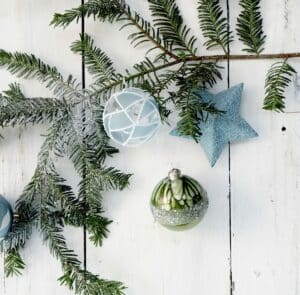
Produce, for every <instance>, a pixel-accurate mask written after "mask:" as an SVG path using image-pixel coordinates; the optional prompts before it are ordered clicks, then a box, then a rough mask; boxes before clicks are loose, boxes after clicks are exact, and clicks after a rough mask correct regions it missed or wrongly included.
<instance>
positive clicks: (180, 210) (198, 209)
mask: <svg viewBox="0 0 300 295" xmlns="http://www.w3.org/2000/svg"><path fill="white" fill-rule="evenodd" d="M207 208H208V198H207V193H206V191H205V190H204V188H203V187H202V186H201V185H200V184H199V182H197V181H196V180H195V179H193V178H191V177H189V176H187V175H181V172H180V170H179V169H172V170H171V171H170V172H169V175H168V177H166V178H164V179H163V180H161V181H160V182H159V183H158V184H157V186H156V187H155V189H154V191H153V193H152V197H151V211H152V214H153V216H154V218H155V220H156V221H157V222H159V223H160V224H161V225H163V226H165V227H167V228H170V229H175V230H181V229H187V228H191V227H193V226H194V225H196V224H198V222H199V221H200V220H201V219H202V217H203V216H204V215H205V213H206V211H207Z"/></svg>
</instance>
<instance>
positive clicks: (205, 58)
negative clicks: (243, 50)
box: [94, 52, 300, 96]
mask: <svg viewBox="0 0 300 295" xmlns="http://www.w3.org/2000/svg"><path fill="white" fill-rule="evenodd" d="M288 58H300V52H291V53H269V54H260V55H257V54H230V55H228V54H223V55H203V56H189V57H187V58H185V59H180V60H177V59H176V60H173V61H169V62H166V63H164V64H161V65H159V66H157V67H153V68H151V69H149V70H148V71H145V72H142V73H141V72H138V73H136V74H133V75H131V76H128V77H125V82H129V81H131V80H133V79H135V78H138V77H141V76H145V75H147V74H151V73H156V72H158V71H160V70H163V69H166V68H169V67H172V66H176V65H178V64H183V63H187V62H193V61H195V62H196V61H215V62H218V61H222V60H226V61H227V60H228V59H229V60H262V59H285V60H286V59H288ZM123 82H124V81H123V79H120V80H118V81H115V82H113V83H110V84H108V85H107V86H105V87H103V88H101V89H99V90H98V91H96V92H95V93H94V95H96V96H97V95H98V94H99V93H101V92H103V91H106V90H108V89H111V88H113V87H115V86H118V85H121V84H122V83H123Z"/></svg>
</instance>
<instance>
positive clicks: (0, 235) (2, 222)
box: [0, 195, 13, 241]
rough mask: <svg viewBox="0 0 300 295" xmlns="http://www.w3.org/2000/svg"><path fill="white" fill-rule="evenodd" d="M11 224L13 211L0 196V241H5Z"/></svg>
mask: <svg viewBox="0 0 300 295" xmlns="http://www.w3.org/2000/svg"><path fill="white" fill-rule="evenodd" d="M12 223H13V210H12V208H11V205H10V204H9V202H8V201H7V200H6V199H5V198H4V197H3V196H2V195H0V241H1V240H3V239H5V237H6V236H7V234H8V233H9V232H10V230H11V226H12Z"/></svg>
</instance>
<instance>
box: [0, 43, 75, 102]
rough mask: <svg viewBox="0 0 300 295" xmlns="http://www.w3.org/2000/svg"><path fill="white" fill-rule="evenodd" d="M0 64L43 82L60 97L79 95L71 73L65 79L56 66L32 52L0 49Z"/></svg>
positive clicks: (9, 69) (23, 75)
mask: <svg viewBox="0 0 300 295" xmlns="http://www.w3.org/2000/svg"><path fill="white" fill-rule="evenodd" d="M0 66H3V67H6V68H7V70H8V71H9V72H10V73H12V74H14V75H16V76H17V77H20V78H25V79H37V80H38V81H40V82H42V83H44V84H45V85H46V87H47V88H49V89H51V90H52V91H53V93H54V94H55V95H57V96H60V97H64V98H67V97H74V96H75V97H80V95H79V91H78V90H77V89H78V86H79V85H78V84H77V82H76V80H75V79H74V78H73V76H72V75H69V76H68V78H67V79H66V80H64V79H63V77H62V75H61V74H60V73H59V72H58V70H57V68H56V67H51V66H49V65H47V64H45V63H44V62H42V61H41V60H40V59H39V58H37V57H35V56H34V55H33V54H26V53H20V52H15V53H10V52H6V51H5V50H3V49H0Z"/></svg>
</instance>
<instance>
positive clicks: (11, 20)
mask: <svg viewBox="0 0 300 295" xmlns="http://www.w3.org/2000/svg"><path fill="white" fill-rule="evenodd" d="M76 2H77V3H79V1H75V2H74V1H67V0H65V1H39V2H37V1H34V0H29V1H18V0H12V1H5V2H2V3H1V9H0V36H1V41H0V48H3V49H5V50H11V51H23V52H28V53H31V52H32V53H34V54H36V55H37V56H39V57H40V58H41V59H42V60H44V61H45V62H47V63H49V64H52V65H56V66H57V67H58V69H59V70H61V71H62V73H63V74H67V73H69V72H72V73H74V75H75V76H77V77H78V78H79V79H80V72H81V64H80V62H81V61H80V58H79V57H78V56H74V55H73V54H72V53H70V51H69V50H68V48H69V45H70V43H71V42H72V41H73V40H74V38H76V37H77V35H78V34H79V30H80V27H79V26H78V25H74V26H71V27H70V29H69V31H68V33H67V34H64V33H62V32H59V31H57V30H54V29H53V28H50V27H49V26H48V25H49V23H50V20H51V17H52V15H53V13H54V12H56V11H60V10H63V9H65V8H67V7H70V5H74V4H76ZM62 52H64V54H63V55H62ZM14 81H18V82H20V83H21V84H22V89H23V90H24V93H25V95H27V96H29V97H30V96H33V97H34V96H49V95H51V93H50V92H48V91H47V90H45V88H44V86H41V85H40V83H38V82H36V81H32V80H30V81H25V80H22V79H16V78H15V77H13V76H11V75H9V74H8V73H7V72H6V71H5V70H2V69H1V70H0V89H1V90H5V89H7V86H8V84H9V83H12V82H14ZM50 97H51V96H50ZM45 130H46V129H45V127H43V126H41V127H34V128H32V126H28V128H26V129H23V128H19V129H18V128H15V129H6V130H5V131H4V132H2V131H1V134H3V135H4V137H5V139H4V140H1V143H0V146H1V147H0V149H1V152H0V192H1V194H3V195H4V196H5V197H6V198H8V200H9V201H10V202H11V203H12V204H14V202H15V200H16V199H17V198H18V196H19V195H20V193H21V192H22V190H23V188H24V186H25V185H26V184H27V183H28V182H29V180H30V178H31V176H32V174H33V172H34V169H35V165H36V158H37V153H38V151H39V147H40V145H41V142H42V138H41V137H40V134H41V133H43V132H45ZM61 165H64V166H66V171H67V174H68V178H72V179H73V181H72V182H71V183H72V184H75V183H76V178H74V177H72V176H73V175H74V173H73V172H72V170H71V169H70V168H69V167H67V164H65V163H62V164H61ZM60 167H61V166H60ZM61 168H62V167H61ZM67 236H68V241H69V243H70V246H71V247H73V248H75V250H76V251H77V252H78V253H79V255H80V256H82V241H81V240H82V231H81V230H79V231H77V230H76V231H74V230H68V232H67ZM78 241H80V242H79V243H78ZM22 255H23V257H24V259H25V262H26V264H27V266H26V269H25V271H24V275H23V276H21V277H19V278H11V279H4V275H3V267H2V265H3V259H1V268H0V273H1V275H0V279H1V283H0V294H1V295H2V294H8V295H11V294H24V295H25V294H72V293H71V292H69V291H68V290H67V289H66V288H65V287H60V286H59V283H58V282H57V278H58V277H59V276H61V269H60V265H59V263H58V262H57V261H56V259H55V258H53V257H52V256H51V255H50V252H49V249H48V247H47V246H46V245H43V243H42V240H41V238H40V236H39V235H38V233H34V234H33V237H32V239H30V240H29V241H28V244H27V247H26V249H25V250H24V251H22Z"/></svg>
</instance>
